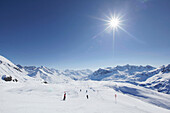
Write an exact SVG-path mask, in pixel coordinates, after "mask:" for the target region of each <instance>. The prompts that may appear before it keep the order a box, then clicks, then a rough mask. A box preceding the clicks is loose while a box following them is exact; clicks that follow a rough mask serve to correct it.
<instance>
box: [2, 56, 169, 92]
mask: <svg viewBox="0 0 170 113" xmlns="http://www.w3.org/2000/svg"><path fill="white" fill-rule="evenodd" d="M7 77H11V78H12V80H13V81H14V80H17V82H25V81H29V80H33V81H37V82H42V83H43V82H45V83H53V84H55V83H61V82H68V81H78V80H80V81H87V80H92V81H111V82H112V81H114V82H122V83H131V84H133V85H136V86H142V87H145V88H148V89H152V90H156V91H158V92H162V93H166V94H170V64H169V65H166V66H164V65H163V66H160V67H159V68H156V67H153V66H150V65H146V66H136V65H129V64H127V65H124V66H116V67H107V68H103V69H102V68H100V69H98V70H96V71H92V70H90V69H84V70H69V69H67V70H57V69H54V68H48V67H45V66H41V67H36V66H21V65H15V64H14V63H12V62H11V61H9V60H8V59H6V58H5V57H3V56H0V78H1V79H0V82H5V80H4V78H7ZM12 80H11V81H12Z"/></svg>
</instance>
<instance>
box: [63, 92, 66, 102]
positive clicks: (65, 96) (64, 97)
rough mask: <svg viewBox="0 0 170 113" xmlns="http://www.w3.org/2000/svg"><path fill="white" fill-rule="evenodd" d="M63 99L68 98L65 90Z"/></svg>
mask: <svg viewBox="0 0 170 113" xmlns="http://www.w3.org/2000/svg"><path fill="white" fill-rule="evenodd" d="M63 100H64V101H65V100H66V92H64V98H63Z"/></svg>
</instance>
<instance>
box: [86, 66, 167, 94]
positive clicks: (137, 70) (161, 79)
mask: <svg viewBox="0 0 170 113" xmlns="http://www.w3.org/2000/svg"><path fill="white" fill-rule="evenodd" d="M88 78H89V79H91V80H95V81H117V82H127V83H131V84H135V85H140V86H143V87H145V88H149V89H153V90H157V91H158V92H163V93H166V94H170V64H169V65H167V66H164V65H163V66H161V67H159V68H155V67H152V66H149V65H147V66H133V65H128V64H127V65H125V66H116V67H114V68H111V67H109V68H105V69H101V68H100V69H98V70H97V71H95V72H94V73H93V74H91V75H89V76H88Z"/></svg>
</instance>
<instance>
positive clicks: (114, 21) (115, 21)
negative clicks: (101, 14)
mask: <svg viewBox="0 0 170 113" xmlns="http://www.w3.org/2000/svg"><path fill="white" fill-rule="evenodd" d="M108 24H109V26H110V27H112V28H117V27H119V25H120V20H119V19H118V18H112V19H111V20H109V23H108Z"/></svg>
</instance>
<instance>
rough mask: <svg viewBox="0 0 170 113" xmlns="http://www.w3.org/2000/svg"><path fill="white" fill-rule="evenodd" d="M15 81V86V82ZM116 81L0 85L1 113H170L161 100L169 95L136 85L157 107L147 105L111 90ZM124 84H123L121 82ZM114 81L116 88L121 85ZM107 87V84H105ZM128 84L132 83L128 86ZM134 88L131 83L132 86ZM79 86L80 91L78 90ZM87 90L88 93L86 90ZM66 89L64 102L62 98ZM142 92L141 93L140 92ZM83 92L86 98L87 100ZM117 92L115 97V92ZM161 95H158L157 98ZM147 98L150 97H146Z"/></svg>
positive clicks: (137, 99)
mask: <svg viewBox="0 0 170 113" xmlns="http://www.w3.org/2000/svg"><path fill="white" fill-rule="evenodd" d="M14 84H15V85H14ZM112 84H115V83H109V81H106V82H102V81H97V82H95V81H85V82H83V81H81V82H80V81H73V82H68V83H60V84H47V85H46V84H40V83H35V82H30V83H22V84H21V83H18V84H17V83H11V84H3V85H0V89H1V90H0V96H1V98H0V112H1V113H169V112H170V110H168V109H165V108H162V105H161V104H162V103H166V102H168V103H167V106H169V101H168V100H170V97H169V95H166V94H161V95H159V94H158V93H156V92H154V93H153V92H152V93H147V94H146V92H145V91H149V90H144V89H141V88H138V90H139V93H140V95H145V96H147V97H148V98H150V100H152V98H153V101H155V100H154V99H156V101H157V103H159V102H160V107H158V106H157V105H154V104H150V103H148V102H146V100H147V98H146V100H143V98H138V97H137V98H136V97H135V96H131V95H129V94H123V93H122V92H119V91H116V90H114V89H113V88H112V87H111V86H112ZM124 85H125V84H124ZM124 85H123V84H117V87H119V86H120V87H123V86H124ZM108 86H110V87H108ZM128 87H131V86H128ZM132 87H133V86H132ZM80 89H82V91H81V92H80ZM85 90H88V93H85ZM64 91H66V93H67V97H66V101H62V98H63V92H64ZM143 91H144V92H143ZM86 94H88V95H89V99H86ZM115 94H117V98H116V100H115V97H114V95H115ZM159 96H160V97H159ZM148 100H149V99H148Z"/></svg>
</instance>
